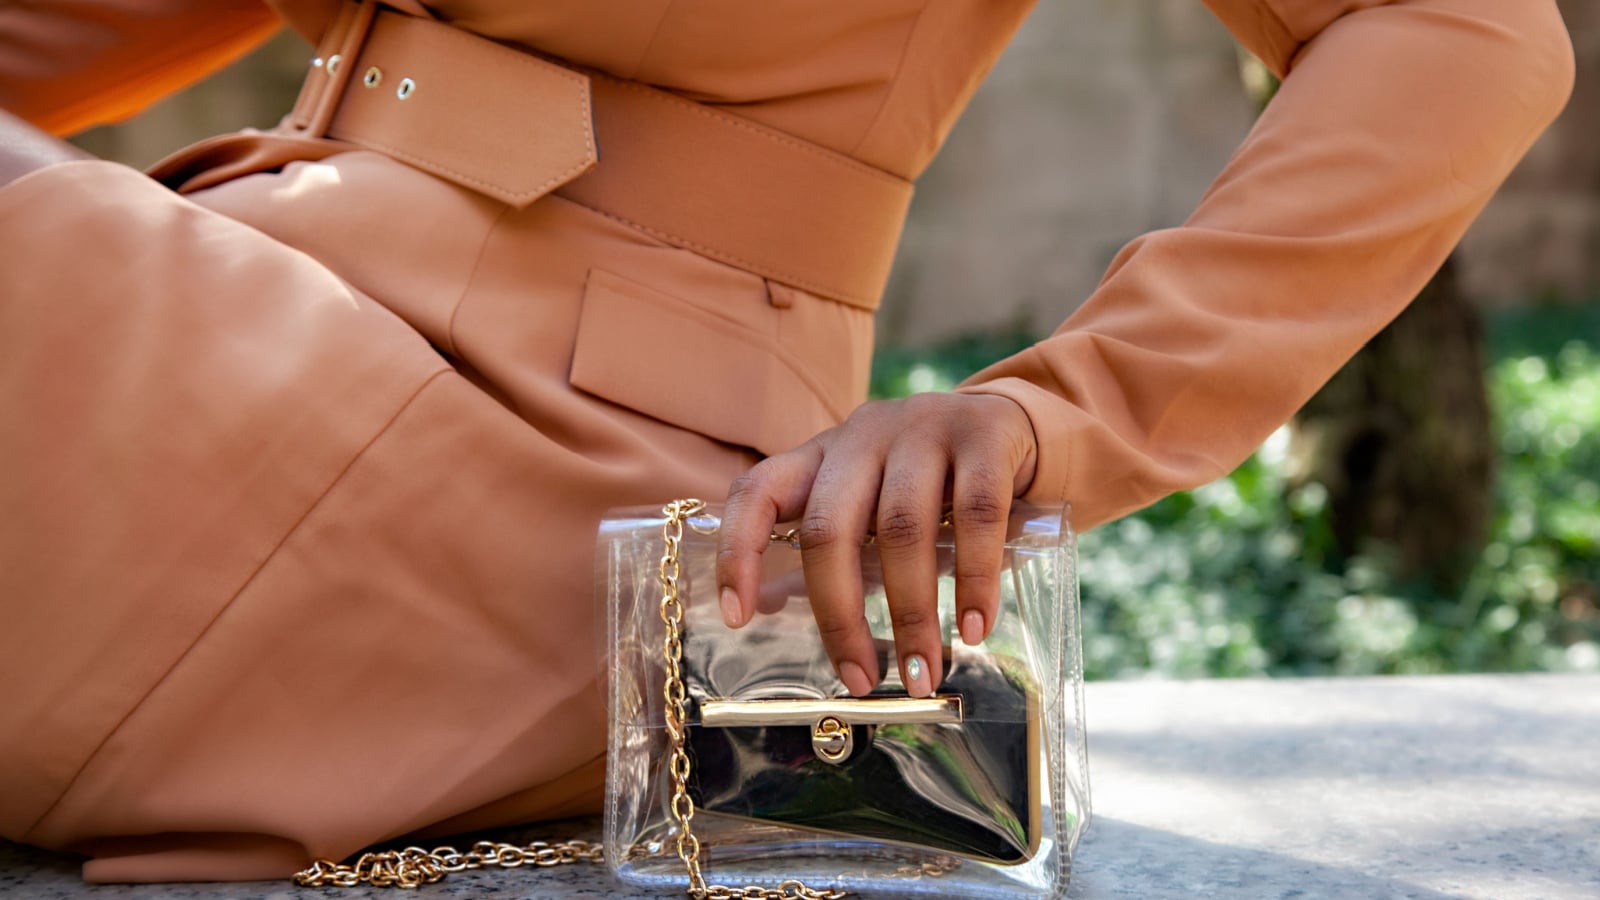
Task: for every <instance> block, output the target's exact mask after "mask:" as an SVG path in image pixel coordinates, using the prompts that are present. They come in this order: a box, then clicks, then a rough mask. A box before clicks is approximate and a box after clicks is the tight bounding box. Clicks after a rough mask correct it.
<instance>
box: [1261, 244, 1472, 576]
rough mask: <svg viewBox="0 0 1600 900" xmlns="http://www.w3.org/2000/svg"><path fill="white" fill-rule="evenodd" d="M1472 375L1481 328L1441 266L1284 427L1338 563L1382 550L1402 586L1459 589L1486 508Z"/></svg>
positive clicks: (1448, 268)
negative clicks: (1416, 582)
mask: <svg viewBox="0 0 1600 900" xmlns="http://www.w3.org/2000/svg"><path fill="white" fill-rule="evenodd" d="M1483 373H1484V342H1483V328H1482V324H1481V322H1480V319H1479V316H1478V313H1477V311H1476V310H1475V309H1473V308H1472V306H1471V305H1469V304H1468V303H1467V301H1466V299H1465V298H1464V297H1463V296H1462V295H1461V292H1460V289H1459V288H1458V286H1457V281H1456V271H1455V262H1454V258H1453V257H1452V258H1451V259H1450V260H1447V261H1446V262H1445V265H1444V267H1443V268H1442V269H1440V270H1439V273H1438V274H1437V275H1436V276H1434V279H1433V281H1432V282H1430V283H1429V284H1428V286H1427V287H1426V288H1424V289H1423V291H1422V293H1421V294H1420V295H1419V296H1418V297H1417V299H1416V301H1415V302H1413V303H1412V304H1411V306H1410V307H1409V308H1407V309H1406V311H1405V312H1404V313H1402V314H1401V315H1400V317H1399V318H1398V319H1396V320H1395V321H1394V322H1393V323H1392V324H1391V325H1390V326H1389V327H1388V328H1386V329H1384V331H1382V332H1381V333H1380V334H1379V335H1378V336H1377V337H1375V338H1373V339H1372V341H1371V342H1370V343H1368V344H1367V346H1366V347H1365V348H1363V349H1362V350H1361V352H1360V353H1358V354H1357V355H1356V356H1355V358H1354V359H1352V360H1351V361H1350V363H1349V364H1348V365H1346V366H1345V367H1344V369H1342V370H1341V371H1340V372H1339V373H1338V374H1337V375H1335V376H1334V378H1333V380H1332V381H1330V382H1329V383H1328V384H1327V386H1326V387H1324V388H1323V389H1322V391H1321V392H1320V393H1318V394H1317V395H1316V396H1315V397H1314V398H1312V400H1311V402H1310V403H1308V404H1307V405H1306V407H1305V409H1303V410H1302V411H1301V412H1300V414H1299V416H1297V417H1296V420H1295V422H1294V426H1293V427H1294V446H1295V456H1296V460H1297V462H1298V463H1299V477H1300V480H1301V481H1302V482H1307V481H1310V482H1319V483H1321V484H1322V485H1323V486H1325V487H1326V488H1327V491H1328V506H1327V509H1328V515H1329V523H1330V525H1331V528H1332V532H1333V536H1334V540H1335V543H1336V548H1335V549H1336V550H1337V552H1338V553H1339V554H1340V555H1342V556H1349V555H1350V554H1353V553H1356V552H1358V551H1359V550H1361V549H1362V547H1363V545H1365V544H1366V543H1367V542H1369V541H1378V542H1383V543H1386V544H1388V545H1390V546H1391V547H1393V548H1394V549H1395V552H1396V562H1397V564H1398V565H1399V567H1400V574H1401V575H1402V576H1403V577H1415V578H1423V579H1426V580H1428V581H1430V582H1432V583H1433V584H1434V585H1435V586H1436V587H1438V588H1441V589H1445V590H1450V589H1454V588H1457V587H1459V586H1460V584H1461V582H1462V580H1463V579H1464V578H1465V576H1466V574H1467V573H1468V572H1469V571H1470V569H1471V566H1472V562H1473V560H1474V558H1475V557H1476V556H1477V554H1478V553H1479V551H1481V549H1482V547H1483V542H1484V539H1485V536H1486V533H1487V529H1488V524H1489V514H1490V508H1491V503H1492V481H1493V474H1494V472H1493V468H1494V441H1493V434H1492V432H1491V430H1490V425H1489V403H1488V397H1487V394H1486V391H1485V387H1484V377H1483Z"/></svg>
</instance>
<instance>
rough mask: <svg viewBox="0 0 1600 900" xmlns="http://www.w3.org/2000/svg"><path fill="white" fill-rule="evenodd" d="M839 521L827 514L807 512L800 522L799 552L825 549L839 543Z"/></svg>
mask: <svg viewBox="0 0 1600 900" xmlns="http://www.w3.org/2000/svg"><path fill="white" fill-rule="evenodd" d="M840 537H841V534H840V530H839V520H838V519H837V518H836V517H835V516H834V515H833V514H832V513H829V512H810V511H807V513H806V515H805V518H803V519H801V520H800V550H801V551H802V552H806V551H811V550H818V549H826V548H828V547H832V546H834V545H836V544H838V543H839V540H840Z"/></svg>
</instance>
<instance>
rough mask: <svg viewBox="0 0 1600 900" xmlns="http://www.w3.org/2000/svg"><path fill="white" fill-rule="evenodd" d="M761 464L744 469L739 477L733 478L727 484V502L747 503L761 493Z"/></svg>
mask: <svg viewBox="0 0 1600 900" xmlns="http://www.w3.org/2000/svg"><path fill="white" fill-rule="evenodd" d="M763 474H764V472H763V470H762V468H761V464H757V465H756V466H755V467H754V468H752V469H746V470H745V471H744V472H743V473H742V474H741V475H739V477H737V478H735V479H733V481H732V483H730V484H729V485H728V502H729V503H730V504H732V503H748V502H750V501H751V500H754V499H756V498H757V497H759V496H760V495H761V488H762V482H763V480H764V479H763V477H762V476H763Z"/></svg>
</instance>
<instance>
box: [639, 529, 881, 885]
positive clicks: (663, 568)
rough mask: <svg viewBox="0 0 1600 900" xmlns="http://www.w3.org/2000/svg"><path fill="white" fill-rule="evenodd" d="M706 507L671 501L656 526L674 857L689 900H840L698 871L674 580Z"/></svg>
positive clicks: (680, 608)
mask: <svg viewBox="0 0 1600 900" xmlns="http://www.w3.org/2000/svg"><path fill="white" fill-rule="evenodd" d="M705 508H706V505H705V503H704V502H703V501H700V500H675V501H673V502H672V503H669V504H668V505H667V507H666V509H665V510H663V512H665V513H666V516H667V521H666V522H665V523H664V524H663V525H662V526H661V543H662V546H663V550H662V553H661V565H660V567H659V568H658V570H657V578H658V580H659V581H660V582H661V621H662V622H663V623H665V624H666V626H667V628H666V635H665V636H664V637H662V639H661V658H662V661H663V662H664V663H665V664H666V672H667V677H666V681H665V682H664V683H663V684H662V687H661V693H662V697H663V699H665V700H666V720H667V745H668V746H667V771H668V773H669V774H670V775H671V777H672V802H671V804H670V805H669V806H668V808H669V809H670V810H671V812H672V818H673V819H674V820H675V821H676V822H677V825H678V829H677V830H678V841H677V851H678V858H679V859H681V860H683V868H684V870H685V871H687V872H688V873H689V887H688V890H687V893H688V894H689V896H690V897H692V898H694V900H841V898H844V897H848V896H849V894H848V893H847V892H845V891H841V890H838V889H835V888H827V889H820V890H819V889H817V888H813V887H810V886H808V885H806V884H805V883H803V882H801V881H797V880H793V879H791V880H789V881H785V882H783V883H782V884H780V885H778V886H777V887H776V888H764V887H757V886H756V885H747V886H745V887H733V886H731V885H726V884H713V885H707V884H706V879H705V875H704V874H703V873H702V872H701V871H700V839H699V838H697V837H695V834H694V798H693V797H691V796H689V775H690V765H691V764H690V762H689V751H688V749H687V747H686V746H685V744H686V741H685V734H684V728H685V722H686V720H687V718H688V713H687V710H686V709H685V707H686V705H687V703H688V699H689V697H688V689H687V688H685V687H684V683H683V601H682V600H681V599H680V598H679V595H678V579H679V578H680V577H681V576H682V574H683V572H682V567H681V565H680V563H679V560H680V559H681V552H680V548H681V546H682V544H683V523H684V522H685V521H686V520H687V519H688V518H689V517H690V516H693V515H697V514H699V513H701V512H704V511H705Z"/></svg>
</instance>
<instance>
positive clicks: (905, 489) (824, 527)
mask: <svg viewBox="0 0 1600 900" xmlns="http://www.w3.org/2000/svg"><path fill="white" fill-rule="evenodd" d="M1036 453H1037V446H1036V444H1035V441H1034V435H1033V426H1032V424H1031V423H1030V422H1029V420H1028V416H1027V414H1026V413H1024V412H1023V410H1022V407H1020V406H1018V405H1017V404H1016V403H1015V402H1013V401H1011V400H1008V399H1006V398H1004V397H999V396H992V395H986V394H917V395H915V396H913V397H908V398H906V399H904V400H891V401H879V402H874V403H868V404H866V405H864V406H862V407H860V408H859V409H857V410H856V411H855V412H854V413H853V414H851V416H850V418H849V419H848V420H846V421H845V423H844V424H842V425H840V426H838V427H837V428H832V429H829V430H828V431H825V432H823V433H822V434H820V435H818V436H816V437H814V438H812V439H811V440H810V441H807V442H806V443H805V444H803V445H801V446H800V447H799V448H797V449H794V450H791V451H789V452H787V453H783V454H780V455H778V456H773V457H770V458H768V459H766V460H764V461H762V462H761V463H760V464H759V465H757V466H756V467H754V468H753V469H751V470H750V471H749V472H746V473H745V474H744V475H742V476H740V477H739V478H738V479H737V480H735V481H734V483H733V486H732V488H731V489H730V490H729V493H728V504H727V508H726V510H725V512H724V513H723V520H722V529H721V537H720V538H719V542H720V543H719V546H718V548H717V586H718V589H719V592H720V594H719V596H720V599H721V602H722V615H723V618H724V619H725V620H727V622H728V625H729V626H730V627H738V626H741V625H743V624H744V623H745V622H747V621H749V619H750V617H751V615H752V614H753V612H754V610H755V606H756V600H757V594H758V592H759V581H760V564H761V553H762V552H763V551H764V550H766V548H767V544H768V539H769V536H770V534H771V531H772V527H773V525H774V524H776V523H778V522H787V521H793V520H795V519H799V520H800V534H799V538H800V550H801V554H802V564H803V568H804V570H805V580H806V588H807V591H808V593H809V595H810V598H811V605H812V609H813V610H814V611H815V614H816V618H817V628H818V630H819V631H820V632H821V635H822V641H823V644H824V645H825V646H826V648H827V651H828V656H829V657H830V658H831V659H832V660H833V665H834V668H835V669H836V670H837V671H838V673H839V679H840V680H841V681H843V682H844V685H845V687H847V688H849V689H850V692H851V693H852V694H855V695H857V696H860V695H863V694H866V693H868V692H869V691H871V690H872V686H873V685H874V684H877V683H878V681H879V679H880V677H881V673H880V672H879V671H878V654H877V652H876V650H875V648H874V645H873V640H872V635H871V633H870V632H869V631H868V629H867V621H866V618H865V616H864V615H863V610H864V600H863V587H862V584H861V563H860V557H861V542H862V539H863V538H864V536H865V535H866V533H867V532H868V531H870V530H873V529H874V528H875V529H876V531H877V546H878V552H879V555H880V556H881V558H882V563H883V582H884V590H885V592H886V593H887V595H888V598H889V614H890V621H891V622H892V623H893V625H894V640H895V648H896V652H897V655H898V656H899V659H900V677H901V680H902V681H903V682H904V683H905V685H906V688H907V690H908V691H910V693H911V694H912V695H913V696H918V697H925V696H928V695H930V694H932V693H933V689H934V687H935V686H937V685H938V684H939V682H940V680H941V679H942V677H943V673H942V672H941V671H940V669H941V668H942V665H943V663H942V658H943V641H942V639H941V636H940V633H939V627H938V626H939V613H938V576H937V563H936V552H935V549H934V542H935V539H936V538H937V536H938V532H939V519H940V517H941V515H942V513H943V508H944V506H945V505H946V504H947V503H948V504H949V505H950V507H951V510H952V517H953V520H954V529H955V543H956V550H955V586H956V621H957V622H958V623H959V625H960V629H961V638H962V640H964V641H966V642H967V643H969V644H975V643H977V642H978V641H981V640H982V639H983V638H984V636H985V635H987V634H988V633H989V629H990V628H991V627H993V625H994V618H995V614H996V611H997V610H998V608H999V603H1000V562H1001V554H1002V552H1003V546H1004V544H1005V540H1006V525H1007V521H1008V518H1009V515H1010V511H1011V501H1012V498H1014V497H1015V496H1017V495H1018V494H1021V493H1022V492H1023V491H1024V490H1026V489H1027V487H1028V484H1029V482H1031V481H1032V480H1033V470H1034V460H1035V456H1036Z"/></svg>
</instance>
